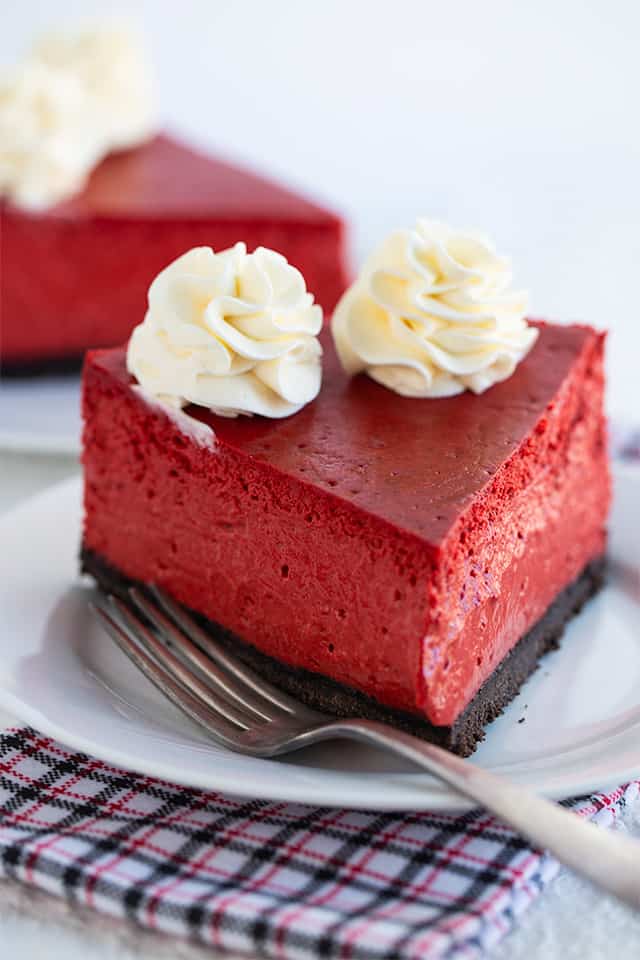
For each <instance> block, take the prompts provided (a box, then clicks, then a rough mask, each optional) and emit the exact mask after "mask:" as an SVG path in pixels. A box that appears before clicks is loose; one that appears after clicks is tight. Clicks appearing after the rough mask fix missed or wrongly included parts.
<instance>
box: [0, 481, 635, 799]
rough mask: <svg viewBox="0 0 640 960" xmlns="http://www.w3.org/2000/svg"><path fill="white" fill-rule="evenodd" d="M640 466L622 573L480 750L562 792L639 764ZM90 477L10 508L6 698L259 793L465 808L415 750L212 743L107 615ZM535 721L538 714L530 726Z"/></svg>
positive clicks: (628, 493) (58, 726)
mask: <svg viewBox="0 0 640 960" xmlns="http://www.w3.org/2000/svg"><path fill="white" fill-rule="evenodd" d="M639 502H640V471H637V470H635V469H634V468H626V469H621V470H619V471H618V472H617V481H616V498H615V509H614V514H613V520H612V544H611V556H612V575H611V580H610V583H609V585H608V586H607V588H606V589H605V590H604V591H603V592H602V593H601V594H600V596H599V597H598V598H596V599H595V600H594V601H593V602H592V603H590V604H589V605H588V607H587V608H586V609H585V610H584V611H583V613H582V614H581V615H580V616H579V617H578V618H577V619H576V620H575V621H574V622H573V623H572V624H571V625H570V627H569V629H568V630H567V635H566V637H565V640H564V643H563V646H562V649H561V650H560V651H559V652H558V653H554V654H552V655H551V656H549V657H547V658H546V659H545V660H544V661H543V665H542V667H541V669H540V670H538V672H537V673H536V674H535V675H534V676H533V677H532V679H531V680H530V681H529V682H528V683H527V684H526V686H525V688H524V690H523V691H522V692H521V694H520V695H519V696H518V698H517V699H516V700H515V701H514V702H513V703H512V704H511V706H510V707H509V708H508V710H507V711H506V713H505V714H504V715H503V716H502V717H501V718H500V719H499V720H497V721H496V722H495V723H494V724H492V725H491V727H490V728H489V734H488V737H487V740H486V741H485V743H483V744H482V745H481V746H480V748H479V750H478V751H477V753H476V754H475V756H474V762H477V763H479V764H481V765H482V766H485V767H489V768H491V769H493V770H499V771H500V772H502V773H504V774H506V775H507V776H509V777H511V778H512V779H513V780H515V781H517V782H518V783H521V784H525V785H527V786H529V787H531V789H533V790H537V791H540V792H541V793H545V794H547V795H548V796H552V797H567V796H570V795H575V794H580V793H586V792H588V791H590V790H595V789H600V788H605V787H607V786H610V785H612V784H618V783H621V782H623V781H625V780H627V779H631V778H633V777H636V776H638V775H640V616H639V614H640V561H639V559H638V543H639V542H640V511H638V509H637V507H638V503H639ZM79 536H80V482H79V480H78V479H74V480H72V481H67V482H65V483H64V484H62V485H60V486H57V487H53V488H51V489H50V490H49V491H47V492H46V493H44V494H41V495H39V496H38V497H36V498H34V499H33V500H30V501H28V502H26V503H25V504H23V505H22V506H21V507H20V508H18V509H17V510H15V511H14V512H13V513H11V514H8V515H6V516H5V517H3V518H2V519H1V520H0V544H1V545H2V549H1V551H0V610H1V611H2V619H1V629H2V636H1V637H0V706H3V707H5V708H6V709H7V710H8V711H10V712H11V713H13V714H14V715H17V716H18V717H20V718H21V719H22V720H24V721H26V722H28V723H31V724H33V726H35V727H37V728H38V729H39V730H41V731H42V732H44V733H46V734H49V735H51V736H53V737H56V738H58V739H59V740H62V741H63V742H65V743H66V744H68V745H69V746H71V747H73V748H75V749H78V750H83V751H86V752H88V753H91V754H94V755H96V756H98V757H101V758H102V759H104V760H106V761H108V762H111V763H113V764H116V765H120V766H123V767H126V768H129V769H131V770H136V771H139V772H140V773H144V774H150V775H155V776H158V777H161V778H164V779H166V780H171V781H174V782H178V783H183V784H189V785H192V786H196V787H203V788H208V789H213V790H223V791H226V792H228V793H233V794H235V795H237V796H244V797H263V798H269V799H276V800H289V801H303V802H308V803H313V804H323V805H328V806H345V807H356V808H357V807H360V808H368V809H374V808H375V809H380V810H415V809H432V810H454V809H458V810H459V809H465V808H466V807H467V803H466V801H464V800H463V799H461V798H460V797H458V796H457V795H456V794H455V793H453V792H452V791H451V790H449V788H448V787H445V786H443V785H441V784H439V783H438V782H436V781H435V780H433V779H432V778H431V777H429V776H427V775H425V774H421V773H416V772H415V770H413V769H412V768H410V767H408V766H406V765H405V764H404V763H403V762H402V761H396V760H394V759H393V758H389V757H388V756H387V755H385V754H383V753H379V752H378V751H376V750H370V749H367V748H365V747H362V746H359V745H356V744H351V743H332V744H326V745H322V746H318V747H314V748H311V749H309V750H306V751H303V752H301V753H299V754H293V755H291V756H289V757H287V758H284V759H282V760H254V759H251V758H247V757H242V756H238V755H235V754H232V753H229V752H227V751H225V750H222V749H220V748H218V747H216V746H215V745H212V744H211V743H210V742H208V741H207V740H206V738H205V737H204V736H203V735H202V734H201V733H200V731H199V730H198V729H197V728H195V727H194V726H193V725H192V724H191V723H190V722H189V721H187V720H186V719H184V718H183V717H182V716H181V715H180V714H179V713H178V712H177V711H176V710H175V709H174V708H173V707H172V706H171V705H170V704H168V703H167V702H166V701H165V700H164V699H163V698H162V697H161V696H160V695H159V694H158V693H157V692H156V690H155V688H153V687H152V686H151V685H150V684H149V683H148V682H147V681H146V680H145V679H144V677H142V676H141V675H140V674H138V673H137V672H136V671H135V669H134V668H133V667H132V666H131V664H130V663H129V661H128V660H127V659H126V658H125V657H124V656H123V655H122V654H121V653H120V652H119V650H117V649H116V648H115V647H114V645H113V644H112V643H111V641H110V640H109V639H108V638H107V637H106V635H105V634H104V633H103V632H102V631H101V630H100V629H99V627H98V626H97V625H96V624H95V623H94V622H93V621H92V618H91V616H90V615H89V612H88V610H87V597H88V594H89V593H90V591H91V589H92V588H91V587H90V586H88V585H87V584H83V583H81V582H80V580H79V579H78V577H77V575H76V564H77V559H76V557H77V550H78V543H79ZM522 718H524V722H519V721H521V720H522Z"/></svg>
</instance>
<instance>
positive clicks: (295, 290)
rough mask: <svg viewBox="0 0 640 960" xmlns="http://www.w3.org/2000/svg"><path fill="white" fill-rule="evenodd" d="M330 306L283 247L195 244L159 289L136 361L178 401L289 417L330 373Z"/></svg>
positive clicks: (155, 286)
mask: <svg viewBox="0 0 640 960" xmlns="http://www.w3.org/2000/svg"><path fill="white" fill-rule="evenodd" d="M321 327H322V309H321V307H319V306H318V305H317V304H315V303H314V298H313V296H312V294H310V293H309V292H308V291H307V289H306V286H305V282H304V278H303V276H302V274H301V273H300V272H299V271H298V270H296V269H295V267H292V266H291V265H290V264H289V263H288V262H287V260H286V258H285V257H283V256H282V255H281V254H279V253H276V252H275V251H273V250H267V249H266V248H264V247H258V248H257V249H256V250H255V251H254V252H253V253H247V248H246V246H245V244H244V243H237V244H236V245H235V246H234V247H232V248H230V249H229V250H224V251H222V252H221V253H214V252H213V250H212V249H211V248H210V247H195V248H194V249H193V250H189V251H188V252H187V253H185V254H183V256H181V257H179V258H178V259H177V260H174V262H173V263H171V264H170V265H169V266H168V267H166V268H165V269H164V270H163V271H162V272H161V273H159V274H158V276H157V277H156V278H155V280H154V281H153V283H152V284H151V286H150V288H149V308H148V311H147V314H146V316H145V319H144V322H143V323H141V324H140V325H139V326H137V327H136V328H135V330H134V331H133V333H132V335H131V339H130V341H129V346H128V350H127V367H128V369H129V372H130V373H132V374H133V376H134V377H135V378H136V380H137V381H138V383H139V384H140V386H141V387H142V388H143V389H144V390H145V391H147V392H148V393H149V394H151V395H153V396H155V397H156V398H158V399H159V400H161V401H163V402H166V403H169V404H172V405H174V406H184V405H186V404H189V403H195V404H198V405H200V406H203V407H208V408H209V409H210V410H213V411H214V412H215V413H218V414H220V415H222V416H227V417H235V416H238V415H239V414H249V415H250V414H254V413H255V414H261V415H262V416H265V417H287V416H289V415H290V414H293V413H297V411H298V410H300V409H301V408H302V407H303V406H304V405H305V404H307V403H309V402H310V401H311V400H313V399H315V397H316V396H317V395H318V392H319V390H320V384H321V380H322V365H321V358H322V348H321V346H320V342H319V340H318V339H317V334H318V333H319V332H320V329H321Z"/></svg>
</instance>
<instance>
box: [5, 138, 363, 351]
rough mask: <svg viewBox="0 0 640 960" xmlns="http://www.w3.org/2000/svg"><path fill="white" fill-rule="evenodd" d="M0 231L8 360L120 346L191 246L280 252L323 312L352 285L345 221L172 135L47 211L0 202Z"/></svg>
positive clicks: (115, 162) (116, 160) (114, 160)
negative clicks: (157, 284)
mask: <svg viewBox="0 0 640 960" xmlns="http://www.w3.org/2000/svg"><path fill="white" fill-rule="evenodd" d="M0 233H1V235H2V260H3V264H2V266H3V282H2V284H0V313H1V315H2V341H1V350H2V360H3V362H5V363H8V364H12V363H20V362H23V363H26V362H30V361H33V360H36V359H38V358H52V359H57V358H61V357H65V356H73V355H80V354H81V353H82V352H83V351H84V349H85V348H86V347H87V346H108V345H111V344H116V343H121V342H122V341H123V340H125V339H126V338H127V337H128V335H129V333H130V332H131V329H132V327H133V326H134V325H135V324H136V323H138V322H139V320H140V317H141V316H143V314H144V311H145V307H146V297H147V290H148V288H149V278H150V277H153V276H155V275H156V274H157V273H158V272H159V271H160V270H161V269H162V268H163V267H165V266H166V265H167V264H168V263H170V262H171V261H172V260H174V259H175V258H176V257H178V256H179V255H180V254H182V253H184V251H185V250H188V249H189V248H190V247H195V246H201V245H202V246H211V247H213V248H214V250H221V249H224V248H225V247H228V246H231V245H232V244H234V243H236V242H237V241H239V240H244V241H245V242H246V244H247V246H248V247H249V249H251V250H252V249H254V248H255V247H257V246H266V247H271V248H273V249H275V250H278V251H279V252H281V253H283V254H284V255H285V256H286V257H287V258H288V259H289V261H290V262H291V263H293V264H294V266H296V267H298V269H300V270H301V271H302V273H303V274H304V276H305V278H306V280H307V286H308V288H309V290H311V292H312V293H313V294H314V295H315V297H316V300H317V301H318V302H319V303H320V304H321V305H322V306H323V307H324V308H325V309H326V310H331V309H332V308H333V306H334V305H335V303H336V301H337V299H338V297H339V296H340V294H341V293H342V291H343V290H344V287H345V283H346V275H345V266H344V251H343V224H342V222H341V221H340V219H339V218H338V217H336V216H335V215H334V214H332V213H329V212H328V211H326V210H323V209H322V208H321V207H319V206H316V205H315V204H313V203H310V202H309V201H307V200H305V199H303V198H302V197H299V196H297V195H296V194H294V193H291V192H290V191H289V190H285V189H284V188H283V187H280V186H278V185H277V184H274V183H271V182H270V181H267V180H264V179H262V178H261V177H258V176H255V175H254V174H251V173H248V172H246V171H244V170H240V169H238V168H236V167H233V166H230V165H229V164H227V163H223V162H221V161H219V160H215V159H212V158H210V157H206V156H203V155H201V154H198V153H196V152H194V151H193V150H190V149H188V148H187V147H184V146H182V145H181V144H179V143H176V142H175V141H174V140H171V139H169V138H168V137H157V138H156V139H155V140H152V141H151V142H150V143H148V144H146V145H144V146H142V147H138V148H137V149H135V150H130V151H127V152H124V153H119V154H113V155H112V156H110V157H108V158H107V159H106V160H104V161H103V163H101V164H100V165H99V166H98V167H97V168H96V170H95V171H94V172H93V174H92V176H91V178H90V180H89V182H88V184H87V186H86V188H85V189H84V190H83V191H82V192H81V193H80V194H78V195H77V196H76V197H74V198H73V199H71V200H69V201H67V202H66V203H63V204H59V205H57V206H56V207H53V208H51V209H50V210H47V211H45V212H42V213H40V212H39V213H28V212H26V211H23V210H18V209H16V208H12V207H10V206H8V205H5V206H1V205H0Z"/></svg>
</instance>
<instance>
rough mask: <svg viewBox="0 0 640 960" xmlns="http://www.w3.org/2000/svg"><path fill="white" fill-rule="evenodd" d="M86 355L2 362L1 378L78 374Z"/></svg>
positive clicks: (0, 367)
mask: <svg viewBox="0 0 640 960" xmlns="http://www.w3.org/2000/svg"><path fill="white" fill-rule="evenodd" d="M83 360H84V354H83V353H80V354H75V355H74V356H70V357H42V359H37V358H33V359H31V360H0V376H3V377H6V379H7V380H9V379H12V380H13V379H18V378H20V377H48V376H67V375H69V374H78V373H80V371H81V370H82V362H83Z"/></svg>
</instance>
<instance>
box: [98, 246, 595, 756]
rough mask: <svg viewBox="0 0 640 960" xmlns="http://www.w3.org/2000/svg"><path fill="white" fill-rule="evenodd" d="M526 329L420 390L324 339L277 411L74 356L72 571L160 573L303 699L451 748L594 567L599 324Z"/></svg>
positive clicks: (556, 626) (542, 644)
mask: <svg viewBox="0 0 640 960" xmlns="http://www.w3.org/2000/svg"><path fill="white" fill-rule="evenodd" d="M461 256H462V255H461ZM501 302H502V301H501ZM434 310H435V308H434ZM412 322H413V323H414V324H415V323H417V322H418V321H416V320H414V321H412ZM535 327H536V328H537V329H538V330H539V335H538V337H537V342H535V345H533V346H532V347H531V348H530V349H529V352H528V353H526V356H524V358H523V359H521V362H519V363H518V364H517V366H516V367H515V369H514V370H513V372H512V374H511V376H508V375H507V373H506V372H505V371H504V370H502V371H501V372H500V374H499V375H500V377H506V379H502V380H501V382H495V383H494V385H493V386H491V388H490V389H486V390H484V388H483V387H482V385H480V386H479V385H478V382H477V381H476V382H475V388H477V389H479V390H484V392H480V393H479V394H478V395H475V394H474V393H472V392H469V390H466V391H465V392H460V393H458V394H457V395H452V396H444V397H441V398H440V399H437V400H430V399H416V398H415V397H411V396H402V395H400V394H399V393H398V392H395V391H393V390H390V389H387V388H386V387H385V386H383V385H381V383H376V382H374V380H373V379H371V378H369V377H364V376H358V377H355V378H350V377H349V376H347V374H346V373H345V372H344V371H343V369H342V368H341V365H340V364H339V362H338V359H337V357H336V354H335V352H334V349H333V346H332V344H331V343H330V342H329V338H328V337H327V336H326V335H325V337H324V354H325V356H324V382H323V386H322V389H321V391H320V393H319V395H318V396H317V398H316V399H315V401H314V402H313V403H309V404H308V405H306V406H304V408H303V409H301V410H300V412H298V413H297V414H296V415H295V416H289V417H284V418H278V419H268V418H266V417H253V418H247V417H238V418H236V419H228V418H227V417H222V416H217V415H216V414H214V413H212V412H211V411H210V410H207V409H205V408H204V407H202V406H195V405H192V406H187V407H186V408H185V409H183V410H177V409H175V408H172V407H170V406H167V405H165V404H164V403H163V402H162V401H160V402H158V401H156V400H154V399H151V398H150V397H149V396H148V395H147V394H145V393H144V392H143V391H141V389H140V388H139V387H138V385H137V384H136V383H135V381H134V379H133V378H132V377H131V375H130V374H129V373H128V372H127V366H126V358H125V350H124V349H122V348H121V349H115V350H110V351H96V352H92V353H90V354H89V355H88V357H87V359H86V362H85V367H84V399H83V414H84V424H85V426H84V455H83V462H84V471H85V523H84V535H83V546H82V566H83V569H84V570H85V571H86V572H88V573H90V574H92V575H93V576H94V577H95V578H96V579H97V581H98V582H99V583H100V584H101V585H102V586H104V587H105V588H106V589H108V590H113V591H116V592H123V591H125V590H126V588H127V587H128V585H130V584H131V583H136V582H154V583H157V584H160V585H161V586H162V587H163V588H164V589H165V590H167V591H168V592H169V593H170V594H171V595H172V596H173V597H174V598H175V599H177V600H178V601H179V602H181V603H182V604H184V605H185V606H186V607H188V608H190V609H191V610H193V611H195V612H196V613H197V614H198V616H199V617H200V618H202V620H203V621H206V623H207V625H208V628H209V629H210V630H212V631H214V632H215V633H216V634H217V635H219V636H220V637H221V638H222V639H223V640H224V641H225V642H226V643H229V644H231V645H232V647H233V649H234V650H235V651H236V652H237V654H238V655H239V656H241V657H242V658H244V659H245V660H247V661H250V662H252V663H253V664H254V665H255V666H256V667H257V668H258V669H259V670H261V671H262V672H263V673H264V674H265V675H266V676H268V677H270V678H271V679H272V680H273V681H274V682H276V683H277V684H279V685H280V686H282V687H283V688H285V689H288V690H290V691H292V692H293V693H294V694H295V695H297V696H299V697H301V698H302V699H304V700H305V701H307V702H308V703H310V704H313V705H314V706H317V707H320V708H321V709H326V710H327V711H329V712H330V713H334V714H340V715H360V716H368V717H374V718H383V719H387V720H390V721H391V722H393V723H396V724H397V725H400V726H402V727H405V728H407V729H410V730H413V731H414V732H417V733H421V734H423V735H424V736H426V737H428V738H430V739H432V740H434V741H436V742H439V743H442V744H444V745H446V746H448V747H450V748H451V749H453V750H455V751H456V752H458V753H460V754H468V753H470V752H471V751H472V750H473V749H474V746H475V744H476V742H477V741H478V740H479V739H481V738H482V736H483V730H484V727H485V725H486V724H487V723H488V722H489V721H490V720H492V719H493V718H494V717H495V716H497V715H498V714H499V713H500V712H501V710H502V709H503V707H504V706H505V704H507V703H508V702H509V701H510V700H511V699H512V697H513V696H514V695H515V694H516V692H517V691H518V690H519V688H520V686H521V685H522V683H523V682H524V680H525V679H526V678H527V676H528V675H529V674H530V673H531V672H532V670H533V669H534V668H535V666H536V664H537V662H538V660H539V658H540V656H541V655H542V654H544V653H545V652H546V651H547V650H549V649H551V648H552V647H554V646H556V645H557V643H558V640H559V637H560V635H561V633H562V631H563V627H564V624H565V622H566V621H567V620H568V619H569V618H570V617H571V616H573V614H574V613H576V612H577V610H579V609H580V607H581V605H582V604H583V602H584V601H585V600H586V599H587V598H588V597H589V596H590V595H591V594H592V593H593V592H594V591H595V590H596V589H597V588H598V587H599V585H600V583H601V580H602V573H603V557H604V553H605V546H606V533H605V524H606V517H607V511H608V506H609V498H610V483H609V472H608V466H607V450H606V436H605V420H604V416H603V388H604V376H603V346H604V337H603V335H602V334H599V333H597V332H595V331H594V330H592V329H590V328H587V327H582V326H556V325H551V324H544V323H540V324H536V325H535ZM407 329H409V326H407ZM411 329H413V328H411ZM354 342H355V341H354ZM440 342H441V343H445V342H448V340H447V337H444V336H442V337H440ZM343 353H344V350H341V354H343ZM378 359H379V358H378ZM374 372H375V371H374ZM421 375H422V374H421ZM456 375H457V374H456ZM464 375H465V376H469V374H468V372H467V373H465V374H464ZM384 376H386V374H384ZM381 379H382V376H381ZM412 383H413V381H412ZM437 383H438V384H439V385H438V389H439V390H440V391H442V390H444V389H445V387H444V386H443V383H444V381H437ZM414 387H415V383H414ZM449 389H451V386H450V385H449ZM445 392H446V391H445ZM576 655H579V651H576Z"/></svg>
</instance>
